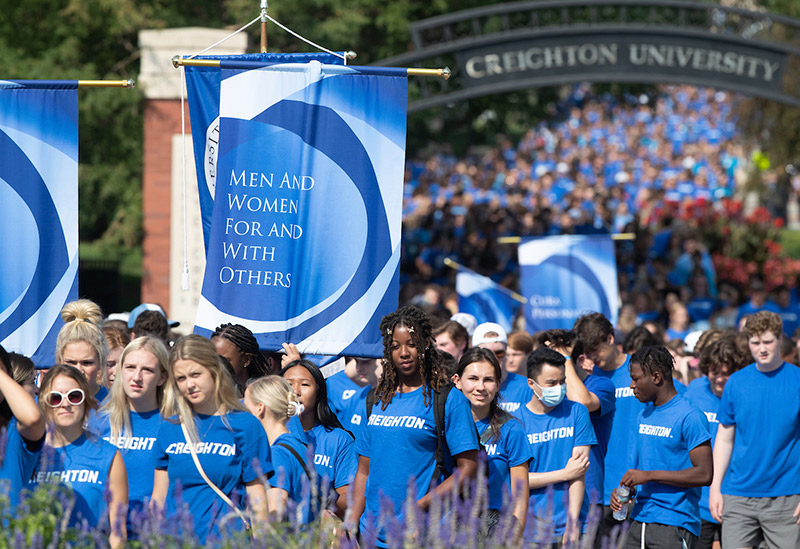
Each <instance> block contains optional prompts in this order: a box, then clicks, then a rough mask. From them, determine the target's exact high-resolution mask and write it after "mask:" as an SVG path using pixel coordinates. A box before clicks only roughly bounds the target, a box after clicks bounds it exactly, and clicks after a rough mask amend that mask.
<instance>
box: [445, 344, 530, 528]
mask: <svg viewBox="0 0 800 549" xmlns="http://www.w3.org/2000/svg"><path fill="white" fill-rule="evenodd" d="M502 378H503V370H502V369H501V368H500V363H499V362H498V360H497V357H496V356H495V353H494V352H492V351H491V350H489V349H483V348H480V347H473V348H471V349H469V350H468V351H467V352H466V353H464V356H463V357H461V361H460V362H459V363H458V370H457V371H456V375H455V384H456V388H458V389H459V390H460V391H461V392H462V393H464V396H465V397H467V400H469V403H470V408H471V409H472V418H473V419H474V420H475V427H476V428H477V430H478V435H479V436H480V441H481V444H482V445H483V447H484V448H485V450H486V456H487V458H488V462H487V468H488V475H487V479H488V483H489V490H488V492H489V512H488V515H487V517H486V522H487V535H488V536H489V537H491V536H492V534H493V532H494V530H495V528H496V527H497V525H498V524H500V511H501V510H502V509H508V510H509V511H510V512H511V514H512V515H513V516H514V518H515V519H516V524H515V525H514V529H513V535H514V537H515V538H516V539H517V540H518V539H519V537H520V536H522V533H523V532H524V531H525V519H526V517H527V514H528V495H529V494H528V464H529V462H530V460H531V451H530V446H529V445H528V440H527V438H526V435H525V430H524V429H523V428H522V423H520V422H519V420H517V419H516V418H512V417H511V416H510V415H509V414H508V412H505V411H503V410H502V409H501V408H500V406H498V403H497V396H498V394H499V392H500V380H501V379H502ZM509 495H510V499H507V498H508V496H509ZM509 534H512V532H506V533H504V534H503V538H504V539H508V538H509Z"/></svg>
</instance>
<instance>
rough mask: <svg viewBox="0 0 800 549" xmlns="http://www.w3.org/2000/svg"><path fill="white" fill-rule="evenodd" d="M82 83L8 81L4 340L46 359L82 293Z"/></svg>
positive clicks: (0, 176) (0, 200)
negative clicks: (69, 305) (68, 306)
mask: <svg viewBox="0 0 800 549" xmlns="http://www.w3.org/2000/svg"><path fill="white" fill-rule="evenodd" d="M77 89H78V83H77V82H75V81H56V82H49V81H0V204H2V212H3V213H2V215H0V234H2V235H3V237H2V239H0V265H2V267H0V268H1V269H2V273H3V274H2V276H0V342H1V343H2V344H3V347H5V348H6V350H8V351H16V352H19V353H21V354H24V355H26V356H29V357H31V358H32V359H33V361H34V363H35V364H36V365H37V366H39V367H49V366H51V365H52V364H53V362H54V354H55V346H56V336H57V335H58V330H59V329H60V328H61V326H62V324H63V323H62V321H61V309H62V308H63V307H64V304H65V303H66V302H68V301H72V300H74V299H76V298H77V296H78V92H77Z"/></svg>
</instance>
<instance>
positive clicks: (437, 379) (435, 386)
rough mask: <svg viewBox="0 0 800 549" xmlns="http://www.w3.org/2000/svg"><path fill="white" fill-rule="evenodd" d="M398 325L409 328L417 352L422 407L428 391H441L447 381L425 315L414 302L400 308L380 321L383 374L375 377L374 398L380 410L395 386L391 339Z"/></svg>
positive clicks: (427, 400)
mask: <svg viewBox="0 0 800 549" xmlns="http://www.w3.org/2000/svg"><path fill="white" fill-rule="evenodd" d="M398 326H405V327H406V328H408V332H409V335H410V336H411V340H412V341H413V342H414V345H415V347H416V348H417V351H418V353H419V369H420V375H421V377H422V394H423V398H424V403H425V406H428V405H429V403H430V402H432V398H431V397H432V393H431V390H434V391H439V390H441V389H442V388H443V387H444V386H445V385H447V383H448V382H449V380H450V378H449V376H448V375H447V371H446V370H445V368H444V367H443V365H442V355H441V353H440V352H439V351H438V350H437V349H436V344H435V342H434V339H433V335H432V329H431V322H430V320H429V319H428V315H426V314H425V313H424V312H423V311H422V309H419V308H418V307H414V306H413V305H412V306H408V307H401V308H400V309H397V310H396V311H394V312H393V313H390V314H388V315H386V316H385V317H383V319H382V320H381V324H380V330H381V334H382V335H383V374H382V375H381V378H380V380H378V387H377V388H376V389H375V398H376V399H377V400H379V401H380V402H381V403H382V404H381V409H382V410H385V409H386V406H388V405H389V403H390V402H392V398H393V397H394V393H395V390H396V389H397V386H398V380H397V368H396V367H395V365H394V362H393V361H392V339H393V337H394V330H395V328H397V327H398Z"/></svg>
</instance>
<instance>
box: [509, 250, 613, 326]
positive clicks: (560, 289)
mask: <svg viewBox="0 0 800 549" xmlns="http://www.w3.org/2000/svg"><path fill="white" fill-rule="evenodd" d="M518 256H519V268H520V287H521V289H522V294H523V295H524V296H525V297H526V298H527V299H528V303H527V305H525V322H526V327H527V329H528V331H529V332H531V333H533V332H536V331H540V330H549V329H553V328H563V329H566V330H569V329H572V325H573V324H574V323H575V320H577V318H578V317H579V316H581V315H583V314H586V313H590V312H599V313H602V314H603V315H604V316H605V317H606V318H608V320H610V321H611V323H612V324H613V325H615V326H616V324H617V314H618V302H619V289H618V285H617V261H616V256H615V253H614V241H613V240H612V239H611V235H561V236H548V237H543V238H527V239H523V241H522V243H520V246H519V250H518Z"/></svg>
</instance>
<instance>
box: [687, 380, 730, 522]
mask: <svg viewBox="0 0 800 549" xmlns="http://www.w3.org/2000/svg"><path fill="white" fill-rule="evenodd" d="M683 397H684V398H685V399H686V400H688V401H689V402H690V403H691V404H692V405H693V406H694V407H695V408H697V409H698V410H700V411H701V412H703V413H704V414H705V415H706V419H707V420H708V430H709V433H710V434H711V446H712V447H713V446H714V440H715V439H716V438H717V427H719V420H717V412H718V411H719V404H720V402H721V400H720V398H719V397H718V396H717V395H715V394H714V393H712V392H711V387H710V385H709V383H708V378H707V377H698V378H697V379H695V380H693V381H692V382H691V383H690V384H689V387H688V388H687V389H686V392H685V393H684V394H683ZM708 495H709V488H708V486H702V487H701V488H700V518H701V519H703V520H705V521H708V522H717V521H716V520H714V517H712V516H711V510H710V509H709V507H708Z"/></svg>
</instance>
